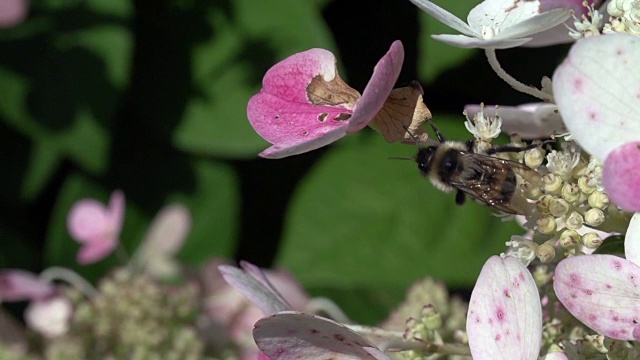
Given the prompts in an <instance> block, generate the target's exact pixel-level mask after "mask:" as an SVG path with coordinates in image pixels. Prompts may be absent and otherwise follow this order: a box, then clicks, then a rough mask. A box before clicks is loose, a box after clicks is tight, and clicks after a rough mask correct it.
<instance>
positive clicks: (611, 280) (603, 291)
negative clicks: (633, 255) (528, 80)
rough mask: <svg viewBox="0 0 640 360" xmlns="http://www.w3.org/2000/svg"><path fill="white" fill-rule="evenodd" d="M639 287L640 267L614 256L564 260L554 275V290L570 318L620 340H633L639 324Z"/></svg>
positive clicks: (587, 256) (580, 257)
mask: <svg viewBox="0 0 640 360" xmlns="http://www.w3.org/2000/svg"><path fill="white" fill-rule="evenodd" d="M594 269H595V270H596V271H594ZM638 287H640V267H638V266H637V265H635V264H634V263H632V262H631V261H627V260H625V259H622V258H620V257H617V256H614V255H580V256H574V257H570V258H567V259H564V260H562V261H560V263H559V264H558V266H557V267H556V271H555V273H554V276H553V289H554V290H555V293H556V295H557V296H558V299H559V300H560V301H561V302H562V304H563V305H564V306H565V307H566V308H567V310H569V312H570V313H571V314H573V316H575V317H576V318H577V319H578V320H580V321H582V322H583V323H585V324H586V325H587V326H589V327H590V328H592V329H594V330H595V331H597V332H599V333H601V334H603V335H605V336H608V337H611V338H614V339H619V340H632V339H633V330H634V328H635V327H636V324H637V322H638V321H640V292H638Z"/></svg>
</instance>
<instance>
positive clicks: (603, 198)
mask: <svg viewBox="0 0 640 360" xmlns="http://www.w3.org/2000/svg"><path fill="white" fill-rule="evenodd" d="M588 201H589V206H591V207H592V208H596V209H604V208H606V207H607V205H609V197H608V196H607V194H605V193H604V192H602V191H596V192H594V193H593V194H591V195H589V200H588Z"/></svg>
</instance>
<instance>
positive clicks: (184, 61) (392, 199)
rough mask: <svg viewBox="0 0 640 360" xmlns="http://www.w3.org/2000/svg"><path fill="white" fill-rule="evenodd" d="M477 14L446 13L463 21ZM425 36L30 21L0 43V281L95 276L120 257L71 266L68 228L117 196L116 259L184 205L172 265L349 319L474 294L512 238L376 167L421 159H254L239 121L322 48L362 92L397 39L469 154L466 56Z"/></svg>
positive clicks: (214, 23) (229, 17)
mask: <svg viewBox="0 0 640 360" xmlns="http://www.w3.org/2000/svg"><path fill="white" fill-rule="evenodd" d="M475 3H476V1H473V0H465V1H458V2H453V3H451V7H452V8H453V9H452V11H453V12H455V13H456V14H457V15H459V16H461V17H463V18H464V16H465V15H464V14H465V13H466V12H467V11H468V9H470V8H471V7H472V6H473V5H474V4H475ZM443 4H444V5H445V6H448V5H449V3H446V2H443ZM359 28H361V31H358V29H359ZM437 32H447V33H452V32H453V30H450V29H445V28H444V27H443V26H442V25H439V24H437V22H435V21H434V20H433V19H430V18H428V17H427V16H426V15H425V14H421V13H420V12H419V10H418V9H417V8H415V7H414V6H413V5H412V4H411V3H409V1H405V2H398V1H396V0H386V1H381V2H379V3H378V2H376V3H375V4H373V3H372V4H367V6H362V4H361V3H359V2H357V1H351V0H336V1H329V0H323V1H298V0H233V1H231V0H136V1H127V0H55V1H48V2H32V4H31V9H30V16H29V18H28V19H27V21H26V22H24V23H23V24H21V25H19V26H17V27H15V28H11V29H4V30H1V31H0V91H1V93H2V101H0V139H1V140H0V147H1V150H0V153H1V155H0V156H1V159H2V161H0V166H1V167H2V178H1V179H2V180H1V181H2V182H1V183H0V199H1V204H0V206H1V209H2V214H3V216H2V217H0V241H1V242H2V251H1V252H0V267H21V268H28V269H31V270H34V271H38V270H41V269H42V268H44V267H46V266H50V265H63V266H69V267H72V268H75V269H77V270H78V271H79V272H81V273H82V274H83V275H84V276H86V277H88V278H89V279H92V280H96V279H97V278H99V277H100V276H103V275H104V273H105V272H106V271H108V269H109V268H110V266H112V265H113V264H115V262H116V259H115V256H112V257H111V258H109V259H108V260H106V261H104V262H102V263H100V264H97V265H91V266H88V267H82V268H81V267H79V266H78V265H77V264H76V263H75V260H74V259H75V253H76V251H77V249H78V245H77V244H76V243H75V242H74V241H72V239H71V238H70V237H69V235H68V233H67V231H66V224H65V221H66V220H65V219H66V215H67V212H68V211H69V208H70V207H71V206H72V204H73V203H74V202H75V201H77V200H78V199H81V198H85V197H92V198H97V199H99V200H101V201H106V200H107V199H108V196H109V194H110V193H111V191H113V190H114V189H117V188H119V189H122V190H123V191H124V192H125V194H126V197H127V213H126V220H125V226H124V230H123V234H122V242H123V245H124V248H125V249H126V250H128V251H129V252H132V251H133V250H134V249H135V247H136V245H137V244H138V242H139V241H140V240H141V238H142V236H143V234H144V232H145V231H146V228H147V226H148V224H149V221H150V220H151V219H152V218H153V216H154V214H155V213H156V212H157V211H158V210H159V209H160V208H161V207H162V206H163V205H165V204H168V203H171V202H180V203H183V204H185V205H186V206H188V207H189V209H190V210H191V212H192V215H193V230H192V232H191V234H190V237H189V239H188V241H187V245H186V246H185V248H184V249H183V251H182V252H181V255H180V256H181V258H182V259H183V260H184V261H185V262H187V263H189V264H192V265H198V264H201V263H202V262H204V261H205V260H206V259H208V258H210V257H214V256H224V257H229V258H240V257H242V258H246V259H247V260H250V261H253V262H256V263H258V264H260V265H262V266H268V265H277V266H283V267H286V268H288V269H290V270H291V271H292V272H293V273H294V275H295V276H297V277H298V278H299V279H300V280H301V281H302V282H303V283H304V284H305V286H307V287H308V288H309V289H310V290H311V291H312V292H313V293H318V294H320V293H321V294H324V295H328V296H334V297H335V298H336V299H338V301H339V302H340V303H342V304H343V305H346V306H347V307H348V308H349V309H350V310H353V311H354V312H356V313H358V312H359V314H357V315H356V317H358V316H360V317H361V318H363V319H366V317H367V315H366V314H365V313H364V312H363V309H364V310H366V309H372V308H379V309H386V308H388V307H389V305H391V304H393V303H394V302H396V301H397V300H398V299H400V298H401V297H402V296H403V294H404V290H403V289H404V288H406V287H407V286H408V285H409V284H411V283H412V282H413V281H415V280H417V279H419V278H421V277H424V276H434V277H436V278H438V279H442V280H445V281H447V282H448V283H449V284H450V285H453V286H454V287H456V288H470V287H471V286H472V285H473V283H474V281H475V278H476V276H477V274H478V272H479V270H480V267H481V265H482V264H483V262H484V261H485V260H486V258H488V257H489V256H490V255H491V254H497V253H499V252H500V251H502V249H503V246H504V242H505V241H507V240H509V237H510V235H511V234H516V233H519V230H518V229H517V227H516V226H515V225H513V224H510V223H503V222H501V221H500V220H499V219H498V218H496V217H493V216H491V210H490V209H488V208H485V207H482V206H480V205H477V204H473V203H469V204H467V205H466V206H464V207H456V206H455V205H454V200H453V196H452V195H450V194H449V195H448V194H442V193H440V192H438V191H436V190H435V189H433V187H432V186H431V185H430V184H429V183H428V181H427V180H426V179H424V178H422V177H421V176H420V175H419V172H418V170H417V169H416V166H415V164H414V163H413V162H403V161H389V160H387V158H388V157H391V156H413V155H414V153H415V148H413V147H408V146H406V145H390V144H387V143H385V142H384V141H383V139H382V138H381V137H380V136H377V135H375V134H374V133H373V132H372V131H370V130H365V131H363V132H361V133H359V134H356V135H353V136H350V137H348V138H347V139H344V140H343V141H340V142H338V143H337V144H335V145H334V146H331V147H330V148H328V149H323V150H320V151H316V152H314V153H312V154H305V155H300V156H297V157H295V158H293V159H285V160H276V161H274V160H264V159H257V157H256V154H257V153H258V152H259V151H261V150H263V149H264V148H266V147H267V146H268V144H267V143H266V142H265V141H264V140H262V139H261V138H260V137H258V136H257V135H256V134H255V133H254V132H253V130H252V129H251V127H250V125H249V123H248V121H247V119H246V103H247V101H248V99H249V97H250V96H251V95H252V94H254V93H256V92H257V91H259V88H260V81H261V78H262V76H263V74H264V73H265V71H266V70H267V69H268V68H269V67H270V66H271V65H273V64H275V63H276V62H277V61H279V60H281V59H283V58H285V57H286V56H288V55H290V54H292V53H295V52H298V51H302V50H305V49H308V48H313V47H320V48H327V49H330V50H331V51H333V52H335V53H336V56H337V57H338V59H339V67H340V69H341V71H342V72H343V76H344V77H345V78H347V79H348V80H349V79H354V80H353V81H354V82H356V85H354V87H356V88H360V89H361V87H359V86H361V85H362V84H361V82H362V81H361V80H360V79H367V77H368V76H369V75H370V74H371V71H372V69H373V65H374V64H375V62H376V61H377V59H379V58H380V56H382V55H383V54H384V52H385V51H386V49H387V48H388V46H389V44H390V43H391V41H390V40H389V39H396V38H400V39H401V40H403V42H404V44H405V48H406V51H407V62H406V65H405V69H404V70H403V74H402V75H401V79H400V80H399V82H400V83H403V82H404V83H406V82H408V81H410V80H413V79H414V78H416V77H418V76H420V78H421V80H422V83H423V85H424V86H425V89H426V95H425V98H426V101H427V104H428V105H429V106H430V107H431V108H432V110H433V112H434V115H435V119H436V120H435V121H436V122H437V123H438V124H440V126H441V127H442V128H443V131H445V134H448V135H449V136H450V137H453V138H458V139H465V138H467V137H468V136H467V135H465V132H464V131H463V125H462V122H463V121H464V117H463V116H462V115H460V114H461V111H462V107H461V105H462V104H464V103H465V102H473V101H474V100H475V99H465V98H464V97H463V96H460V93H458V92H457V91H458V90H459V89H462V90H460V91H464V89H463V86H464V84H465V82H466V81H468V80H469V79H468V78H457V77H456V76H452V77H451V76H445V75H443V74H451V72H452V71H453V72H456V74H464V73H465V72H458V70H457V67H459V66H467V65H468V62H467V60H469V59H470V58H471V56H473V55H474V54H476V53H475V52H473V51H469V50H461V49H453V48H451V47H448V46H445V45H443V44H436V43H435V42H434V41H433V40H431V39H430V38H429V36H428V35H429V34H432V33H437ZM407 34H408V35H407ZM483 71H485V72H486V69H485V70H483ZM443 76H444V77H445V79H444V80H443ZM478 76H481V75H478ZM492 81H493V83H494V84H500V82H499V80H498V79H497V78H495V79H493V80H492ZM442 83H444V84H445V85H444V86H442V85H438V84H442ZM499 86H500V85H496V89H502V90H504V89H505V85H501V86H503V87H502V88H500V87H499ZM439 89H443V90H442V91H439ZM451 89H453V90H452V91H455V92H447V91H449V90H451ZM506 89H507V90H508V87H506ZM479 95H483V94H479ZM434 98H436V99H442V98H444V99H446V100H445V101H441V102H438V103H435V104H432V103H430V102H429V101H430V100H431V99H434ZM449 109H454V110H453V113H452V114H449V115H447V114H446V112H447V111H448V110H449ZM363 304H369V305H370V306H371V307H365V306H362V305H363ZM380 313H383V312H382V311H381V312H380ZM369 316H370V315H369Z"/></svg>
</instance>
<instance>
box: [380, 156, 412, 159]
mask: <svg viewBox="0 0 640 360" xmlns="http://www.w3.org/2000/svg"><path fill="white" fill-rule="evenodd" d="M387 159H389V160H415V159H416V158H413V157H396V156H393V157H390V158H387Z"/></svg>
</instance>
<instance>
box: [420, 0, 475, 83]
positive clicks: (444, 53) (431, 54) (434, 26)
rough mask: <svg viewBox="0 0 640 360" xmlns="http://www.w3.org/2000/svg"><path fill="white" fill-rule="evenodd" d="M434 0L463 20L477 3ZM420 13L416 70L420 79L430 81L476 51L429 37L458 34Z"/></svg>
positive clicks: (465, 19) (465, 0)
mask: <svg viewBox="0 0 640 360" xmlns="http://www.w3.org/2000/svg"><path fill="white" fill-rule="evenodd" d="M435 2H436V3H437V4H438V5H439V6H440V7H442V8H444V9H445V10H447V11H449V12H450V13H452V14H454V15H456V16H457V17H459V18H460V19H462V21H464V22H467V14H469V11H470V10H471V9H472V8H473V7H474V6H476V5H478V1H477V0H463V1H435ZM420 13H421V14H420V24H421V26H420V45H419V46H418V48H419V51H420V53H419V54H418V70H419V71H420V72H419V75H420V78H421V79H424V80H425V81H431V80H433V79H434V78H435V77H436V76H438V75H440V74H442V72H443V71H445V70H448V69H451V68H454V67H456V66H458V65H460V64H461V63H463V62H464V61H465V60H467V59H469V58H470V57H471V56H473V55H474V53H475V52H477V50H475V49H462V48H458V47H455V46H451V45H447V44H445V43H443V42H440V41H436V40H434V39H433V38H431V35H435V34H458V32H457V31H456V30H454V29H452V28H450V27H448V26H446V25H444V24H443V23H441V22H439V21H438V20H436V19H434V18H433V17H432V16H431V15H428V14H427V13H425V12H423V11H421V12H420Z"/></svg>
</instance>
